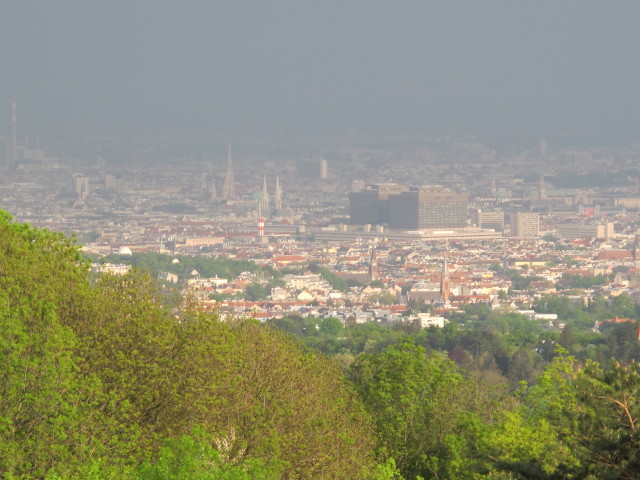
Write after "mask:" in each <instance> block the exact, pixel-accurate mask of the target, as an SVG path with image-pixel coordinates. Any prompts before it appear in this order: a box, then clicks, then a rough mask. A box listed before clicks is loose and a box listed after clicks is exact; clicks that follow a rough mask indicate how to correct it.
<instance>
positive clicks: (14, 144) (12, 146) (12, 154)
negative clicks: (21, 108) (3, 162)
mask: <svg viewBox="0 0 640 480" xmlns="http://www.w3.org/2000/svg"><path fill="white" fill-rule="evenodd" d="M17 159H18V125H17V117H16V99H15V98H14V99H13V100H12V101H11V138H10V139H9V151H8V154H7V167H8V168H13V167H14V166H15V164H16V161H17Z"/></svg>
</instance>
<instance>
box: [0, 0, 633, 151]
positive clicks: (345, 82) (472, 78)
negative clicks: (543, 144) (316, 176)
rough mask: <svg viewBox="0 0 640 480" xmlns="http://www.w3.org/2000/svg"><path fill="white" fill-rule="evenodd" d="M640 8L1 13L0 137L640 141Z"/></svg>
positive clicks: (212, 5)
mask: <svg viewBox="0 0 640 480" xmlns="http://www.w3.org/2000/svg"><path fill="white" fill-rule="evenodd" d="M639 18H640V2H638V1H637V0H633V1H619V0H616V1H610V0H609V1H598V2H594V1H588V0H576V1H562V0H552V1H544V0H535V1H533V0H531V1H517V0H504V1H490V0H486V1H485V0H468V1H455V0H446V1H445V0H442V1H431V0H415V1H402V0H396V1H391V0H388V1H375V0H362V1H352V0H339V1H331V0H322V1H321V0H317V1H305V0H291V1H284V0H259V1H258V0H256V1H243V0H229V1H215V0H209V1H189V0H186V1H177V0H176V1H170V2H169V1H161V0H146V1H133V0H128V1H116V0H103V1H102V0H101V1H89V0H83V1H68V0H55V1H51V0H47V1H29V0H17V1H14V0H2V2H0V109H2V111H5V112H7V114H6V115H4V116H3V120H2V123H0V125H2V126H3V130H5V129H6V126H7V124H8V121H7V120H6V118H7V117H8V110H9V104H10V101H11V97H12V96H15V98H16V100H17V101H18V105H19V114H20V122H21V127H22V128H25V129H28V130H32V131H33V130H35V129H45V130H46V129H48V128H51V127H52V126H54V125H55V126H57V127H58V128H59V129H64V128H67V127H68V128H77V127H78V126H81V125H87V126H88V127H90V128H102V127H104V128H114V127H117V128H122V129H159V130H170V129H178V130H188V129H198V130H213V131H220V132H221V133H241V132H249V131H252V132H256V131H257V132H269V131H273V130H276V129H280V130H284V131H286V132H290V133H292V134H295V133H305V134H308V133H314V132H318V133H321V134H326V133H340V132H344V131H346V130H347V129H355V130H356V131H363V132H384V133H397V132H410V133H434V132H445V131H448V130H450V129H453V130H454V131H456V132H458V133H477V134H479V135H488V136H494V135H495V136H499V137H505V136H509V135H529V136H532V137H536V136H553V135H557V134H558V133H561V134H566V135H576V136H580V137H587V138H593V139H603V140H604V141H609V140H614V141H617V140H618V139H620V140H621V141H627V142H628V141H640V61H639V60H640V27H639V26H638V19H639Z"/></svg>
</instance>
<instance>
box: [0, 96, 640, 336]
mask: <svg viewBox="0 0 640 480" xmlns="http://www.w3.org/2000/svg"><path fill="white" fill-rule="evenodd" d="M10 116H11V129H10V131H9V132H7V133H6V135H5V136H4V138H3V139H2V141H3V143H4V147H5V152H6V154H5V161H4V163H3V166H2V171H1V177H0V178H1V181H0V199H1V204H0V208H2V209H4V210H6V211H8V212H9V213H11V214H12V215H13V216H14V218H15V219H16V221H19V222H26V223H29V224H31V225H34V226H37V227H41V228H48V229H50V230H53V231H60V232H64V233H65V234H75V235H77V237H78V239H79V242H80V243H81V244H82V245H83V250H84V251H85V252H87V253H88V254H92V255H96V256H107V255H111V254H118V253H124V254H128V253H137V252H156V253H164V254H168V255H197V256H207V257H221V256H224V257H229V258H234V259H243V260H246V259H248V260H253V261H255V262H257V263H259V264H264V265H269V266H271V267H273V268H275V269H284V270H286V271H287V275H288V276H286V277H285V285H284V286H282V287H281V288H277V289H273V290H271V291H270V292H269V298H267V299H262V300H260V301H254V302H248V301H247V300H246V299H245V300H241V295H238V294H241V293H242V292H243V290H244V288H245V287H246V285H247V284H248V283H255V282H260V281H261V279H259V278H256V277H252V276H251V275H250V274H247V275H245V277H243V278H234V279H232V278H229V279H206V278H200V276H199V274H198V272H195V273H193V275H192V276H191V277H190V278H172V279H171V281H175V282H178V283H181V284H182V285H184V286H185V288H191V289H195V290H196V291H198V292H199V293H198V295H199V297H200V298H201V299H202V302H203V306H204V307H205V308H214V306H215V307H216V308H221V307H224V308H226V309H228V311H230V312H232V313H234V314H237V315H245V314H246V315H251V316H256V317H258V318H270V317H273V316H278V315H284V314H287V313H290V312H292V311H296V312H303V313H309V314H315V315H320V316H321V315H332V316H337V317H338V318H342V319H345V320H346V319H347V318H355V319H356V320H357V321H378V322H401V321H406V314H405V315H404V316H403V312H405V311H406V309H407V308H409V306H411V305H415V303H416V302H418V303H419V304H421V305H424V304H427V305H431V306H432V307H433V308H434V310H433V312H434V315H432V316H424V315H423V317H422V321H423V323H424V324H425V325H427V324H433V322H435V324H438V323H442V321H443V319H444V317H443V316H442V315H445V316H446V313H447V311H449V310H455V309H457V308H460V307H461V306H463V305H465V304H468V303H487V304H490V305H492V306H493V307H495V308H498V307H501V308H507V307H508V308H514V309H517V310H518V311H520V312H525V313H527V314H531V315H533V313H531V309H530V307H531V305H532V303H533V301H534V300H535V298H537V297H539V296H540V295H542V294H544V293H548V292H550V291H557V290H558V289H561V288H562V279H563V276H564V278H566V275H580V276H584V277H589V278H591V277H596V276H598V275H608V276H610V278H611V281H609V282H607V283H606V284H603V285H598V286H597V287H594V289H592V290H587V292H586V293H583V294H582V295H583V296H582V297H581V298H580V301H586V302H588V301H589V297H590V296H592V295H607V296H613V295H618V294H620V293H625V294H627V295H629V296H630V297H631V298H636V299H640V289H639V287H640V270H639V269H638V263H637V262H638V261H639V259H638V258H637V251H638V235H639V234H640V231H639V226H640V215H639V213H640V190H639V181H638V180H639V177H640V169H639V168H638V158H639V157H640V145H630V146H620V147H617V148H613V147H602V148H590V149H571V148H554V146H553V145H549V144H548V142H547V141H546V140H544V139H541V140H540V141H539V143H538V144H537V145H536V146H535V147H532V146H523V147H521V148H519V149H508V150H506V149H505V150H496V149H494V148H492V147H490V146H488V145H486V144H485V143H483V142H482V141H479V140H477V139H474V138H472V137H455V136H447V137H442V138H427V137H425V138H423V139H419V140H417V139H411V141H407V139H405V138H382V137H379V138H378V137H371V136H366V135H361V136H358V135H357V134H353V135H351V136H345V137H344V138H341V139H329V140H327V142H325V143H323V144H321V143H318V142H308V143H307V144H306V145H305V144H304V143H303V142H298V143H296V147H295V148H287V144H286V141H285V140H283V139H278V140H277V145H276V142H275V141H273V142H272V143H269V140H268V139H257V138H255V137H246V138H237V139H232V140H229V139H223V138H221V137H220V136H216V135H213V134H212V135H211V136H206V135H199V136H194V137H193V138H181V139H180V141H175V143H172V141H171V140H170V139H167V138H163V137H159V138H153V137H145V138H138V139H132V138H129V139H122V138H116V137H97V136H91V137H78V138H76V139H75V143H74V144H72V145H69V146H68V149H67V150H66V151H65V149H64V148H61V147H60V146H59V145H58V146H57V147H56V149H55V151H52V150H51V149H49V148H48V147H47V145H46V144H43V143H42V142H41V140H40V137H39V136H38V135H32V136H31V137H30V136H29V135H27V134H25V133H23V132H22V130H21V129H20V128H18V127H19V123H18V108H17V105H16V102H15V101H14V102H12V107H11V112H10ZM310 263H312V264H317V265H321V266H322V267H323V268H326V269H327V270H328V271H330V272H331V273H333V274H335V275H336V276H338V277H339V278H342V279H344V280H349V281H351V288H350V289H349V290H347V291H338V290H336V289H335V288H334V286H332V285H331V284H330V283H329V282H327V281H326V279H323V278H322V277H321V276H320V275H319V274H317V273H314V272H310V271H306V266H308V265H309V264H310ZM102 268H103V269H104V268H107V267H104V266H103V267H102ZM111 268H112V270H113V271H119V270H123V267H122V266H118V265H113V266H112V267H111ZM509 269H516V271H517V272H518V273H519V277H521V278H519V279H518V280H517V281H516V280H514V278H513V275H512V274H511V276H509V275H508V274H507V273H505V272H507V271H509ZM124 270H126V269H124ZM522 278H524V279H525V280H524V281H523V280H522ZM527 279H528V281H527ZM222 293H224V294H225V295H226V300H225V301H224V302H221V301H219V300H214V297H215V296H216V295H217V294H222ZM234 296H235V297H234ZM382 298H384V302H383V304H382V303H380V299H382ZM216 302H217V306H216ZM434 319H435V320H434ZM549 321H550V322H551V323H550V328H562V325H558V324H554V323H553V321H554V319H553V318H550V319H549ZM430 322H431V323H430Z"/></svg>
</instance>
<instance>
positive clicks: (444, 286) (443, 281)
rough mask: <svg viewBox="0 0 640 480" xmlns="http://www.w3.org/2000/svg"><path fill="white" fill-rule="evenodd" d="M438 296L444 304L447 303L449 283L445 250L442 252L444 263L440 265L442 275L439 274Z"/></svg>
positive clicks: (449, 289) (449, 295)
mask: <svg viewBox="0 0 640 480" xmlns="http://www.w3.org/2000/svg"><path fill="white" fill-rule="evenodd" d="M440 295H441V296H442V300H443V301H444V303H446V304H447V303H449V297H451V283H450V279H449V262H448V259H447V250H445V251H444V262H443V263H442V273H441V274H440Z"/></svg>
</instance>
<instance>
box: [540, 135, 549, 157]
mask: <svg viewBox="0 0 640 480" xmlns="http://www.w3.org/2000/svg"><path fill="white" fill-rule="evenodd" d="M547 149H548V145H547V141H546V140H545V139H544V138H541V139H540V155H546V154H547Z"/></svg>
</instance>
